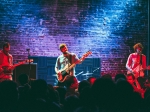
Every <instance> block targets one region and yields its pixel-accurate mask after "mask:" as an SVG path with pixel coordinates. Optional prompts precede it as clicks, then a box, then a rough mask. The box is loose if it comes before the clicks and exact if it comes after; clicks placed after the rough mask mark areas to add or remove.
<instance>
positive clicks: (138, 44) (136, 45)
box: [133, 43, 143, 51]
mask: <svg viewBox="0 0 150 112" xmlns="http://www.w3.org/2000/svg"><path fill="white" fill-rule="evenodd" d="M138 47H139V48H141V49H143V45H142V44H141V43H137V44H135V45H134V46H133V49H134V51H136V49H137V48H138Z"/></svg>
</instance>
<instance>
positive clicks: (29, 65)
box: [26, 49, 31, 82]
mask: <svg viewBox="0 0 150 112" xmlns="http://www.w3.org/2000/svg"><path fill="white" fill-rule="evenodd" d="M26 50H27V52H28V60H29V64H28V67H29V74H28V76H29V82H30V72H31V62H30V49H26Z"/></svg>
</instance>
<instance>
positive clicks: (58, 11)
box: [0, 0, 148, 76]
mask: <svg viewBox="0 0 150 112" xmlns="http://www.w3.org/2000/svg"><path fill="white" fill-rule="evenodd" d="M147 18H148V0H19V1H18V0H1V1H0V45H1V46H2V44H3V42H4V41H8V42H10V43H11V54H12V55H13V56H14V61H19V60H23V59H25V58H27V57H28V52H27V51H26V49H28V48H29V49H30V55H31V56H49V57H57V56H58V55H59V54H60V51H59V49H58V46H59V44H60V43H66V44H67V45H68V46H69V50H70V51H71V52H75V53H76V54H77V55H78V56H81V55H82V54H83V53H84V52H86V51H88V50H91V51H92V52H93V54H92V56H91V57H92V58H94V57H96V58H98V57H99V58H101V60H102V63H101V65H102V68H101V71H102V74H106V73H110V74H112V75H113V76H114V75H115V74H117V73H125V72H126V69H125V63H126V60H127V57H128V55H129V54H130V53H131V52H133V50H132V46H133V45H134V44H135V43H137V42H141V43H142V44H143V45H144V47H145V50H144V54H146V51H147V49H146V48H147V41H148V19H147Z"/></svg>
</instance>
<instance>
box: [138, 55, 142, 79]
mask: <svg viewBox="0 0 150 112" xmlns="http://www.w3.org/2000/svg"><path fill="white" fill-rule="evenodd" d="M141 66H142V54H141V55H140V66H139V77H140V68H141Z"/></svg>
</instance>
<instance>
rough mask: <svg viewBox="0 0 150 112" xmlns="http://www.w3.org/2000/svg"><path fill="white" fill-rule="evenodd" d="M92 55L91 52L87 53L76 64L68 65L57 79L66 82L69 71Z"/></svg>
mask: <svg viewBox="0 0 150 112" xmlns="http://www.w3.org/2000/svg"><path fill="white" fill-rule="evenodd" d="M90 54H92V52H91V51H88V52H86V53H85V54H84V55H83V56H82V57H81V58H80V59H79V60H77V61H76V62H75V63H73V64H72V65H70V66H69V67H68V65H66V66H65V67H64V68H63V69H61V70H60V72H61V73H58V74H57V75H56V76H57V79H58V81H59V82H64V81H65V80H66V78H67V77H68V76H69V70H71V69H72V68H73V67H75V66H76V64H79V63H80V62H82V61H84V60H85V58H86V57H88V56H89V55H90Z"/></svg>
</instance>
